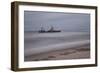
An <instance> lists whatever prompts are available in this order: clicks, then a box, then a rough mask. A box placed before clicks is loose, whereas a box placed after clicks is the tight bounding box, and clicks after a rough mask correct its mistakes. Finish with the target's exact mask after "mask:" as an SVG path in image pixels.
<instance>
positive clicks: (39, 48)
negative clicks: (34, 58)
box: [24, 31, 90, 56]
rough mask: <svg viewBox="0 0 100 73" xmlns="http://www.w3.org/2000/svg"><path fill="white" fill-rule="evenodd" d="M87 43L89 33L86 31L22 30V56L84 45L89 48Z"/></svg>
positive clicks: (88, 41) (88, 42)
mask: <svg viewBox="0 0 100 73" xmlns="http://www.w3.org/2000/svg"><path fill="white" fill-rule="evenodd" d="M89 44H90V34H89V33H87V32H54V33H38V32H26V31H25V32H24V56H29V55H34V54H39V53H43V52H48V51H53V50H61V49H70V48H75V47H80V46H84V45H88V46H85V47H88V48H89V47H90V46H89Z"/></svg>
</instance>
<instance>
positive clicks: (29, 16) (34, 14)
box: [24, 11, 90, 32]
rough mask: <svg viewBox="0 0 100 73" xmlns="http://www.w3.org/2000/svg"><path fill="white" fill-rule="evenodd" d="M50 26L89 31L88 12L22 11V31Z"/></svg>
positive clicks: (73, 30)
mask: <svg viewBox="0 0 100 73" xmlns="http://www.w3.org/2000/svg"><path fill="white" fill-rule="evenodd" d="M51 26H53V27H54V29H56V30H61V31H64V32H90V14H85V13H64V12H42V11H24V31H38V30H40V29H41V27H44V28H45V30H48V29H50V27H51Z"/></svg>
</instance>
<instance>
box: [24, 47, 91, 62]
mask: <svg viewBox="0 0 100 73" xmlns="http://www.w3.org/2000/svg"><path fill="white" fill-rule="evenodd" d="M86 58H90V49H89V48H82V47H80V48H69V49H68V48H67V49H63V50H55V51H50V52H45V53H40V54H35V55H30V56H27V57H25V61H42V60H65V59H86Z"/></svg>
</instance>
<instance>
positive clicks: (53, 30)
mask: <svg viewBox="0 0 100 73" xmlns="http://www.w3.org/2000/svg"><path fill="white" fill-rule="evenodd" d="M39 32H40V33H49V32H51V33H53V32H61V30H55V29H54V27H53V26H51V28H50V29H49V30H48V31H46V30H45V29H44V28H43V27H41V30H39Z"/></svg>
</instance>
